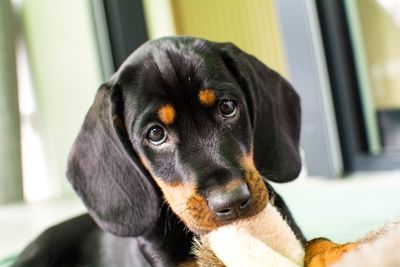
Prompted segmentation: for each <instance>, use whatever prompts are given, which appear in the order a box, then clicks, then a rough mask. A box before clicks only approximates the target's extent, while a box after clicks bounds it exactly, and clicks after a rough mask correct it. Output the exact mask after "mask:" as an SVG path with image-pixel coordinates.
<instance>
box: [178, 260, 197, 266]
mask: <svg viewBox="0 0 400 267" xmlns="http://www.w3.org/2000/svg"><path fill="white" fill-rule="evenodd" d="M178 267H199V265H198V264H197V262H196V261H195V260H188V261H185V262H182V263H180V264H178Z"/></svg>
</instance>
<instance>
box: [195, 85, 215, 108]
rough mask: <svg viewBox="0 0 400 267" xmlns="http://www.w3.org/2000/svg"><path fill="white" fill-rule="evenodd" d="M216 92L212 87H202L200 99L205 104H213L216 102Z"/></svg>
mask: <svg viewBox="0 0 400 267" xmlns="http://www.w3.org/2000/svg"><path fill="white" fill-rule="evenodd" d="M215 99H216V96H215V92H214V90H212V89H202V90H200V91H199V101H200V103H201V104H203V105H204V106H212V105H214V103H215Z"/></svg>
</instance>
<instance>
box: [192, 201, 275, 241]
mask: <svg viewBox="0 0 400 267" xmlns="http://www.w3.org/2000/svg"><path fill="white" fill-rule="evenodd" d="M267 205H268V201H265V202H263V203H257V204H256V205H255V208H254V209H251V210H249V212H247V213H246V214H244V215H242V216H240V217H239V218H237V219H235V220H230V221H217V222H216V223H215V224H214V225H213V226H212V227H210V226H209V225H203V224H199V223H190V222H186V226H187V228H188V229H189V230H190V231H191V232H193V233H194V234H195V235H205V234H208V233H209V232H211V231H213V230H215V229H217V228H218V227H220V226H225V225H229V224H232V223H235V222H238V221H241V220H246V219H249V218H251V217H253V216H256V215H258V214H259V213H261V212H262V211H263V210H264V209H265V207H266V206H267ZM190 221H193V222H195V221H198V219H196V218H191V219H190Z"/></svg>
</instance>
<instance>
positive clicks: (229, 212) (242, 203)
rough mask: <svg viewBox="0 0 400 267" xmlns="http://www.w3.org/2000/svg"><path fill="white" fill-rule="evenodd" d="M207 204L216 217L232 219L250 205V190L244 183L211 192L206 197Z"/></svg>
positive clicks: (226, 219)
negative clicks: (230, 188) (225, 189)
mask: <svg viewBox="0 0 400 267" xmlns="http://www.w3.org/2000/svg"><path fill="white" fill-rule="evenodd" d="M207 201H208V206H209V208H210V210H211V211H212V212H213V213H214V216H215V218H216V219H218V220H221V221H228V220H234V219H237V218H239V217H241V216H242V215H244V214H245V213H246V212H247V210H248V208H249V206H250V201H251V200H250V192H249V188H248V187H247V185H246V184H241V185H240V186H238V187H236V188H234V189H232V190H229V191H222V190H221V191H220V190H218V191H217V192H213V194H212V195H211V196H209V197H208V199H207Z"/></svg>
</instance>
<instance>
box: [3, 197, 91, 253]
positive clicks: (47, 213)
mask: <svg viewBox="0 0 400 267" xmlns="http://www.w3.org/2000/svg"><path fill="white" fill-rule="evenodd" d="M84 212H85V208H84V207H83V205H82V204H81V202H80V201H79V199H78V198H67V199H59V200H51V201H42V202H36V203H32V204H22V203H20V204H12V205H3V206H0V259H2V258H4V257H6V256H9V255H13V254H15V253H18V252H20V251H21V249H23V248H24V246H26V245H27V244H28V243H29V242H30V241H32V239H34V238H35V237H36V236H37V235H38V234H40V233H41V232H42V231H43V230H45V229H46V228H47V227H49V226H50V225H54V224H56V223H58V222H61V221H63V220H65V219H68V218H71V217H73V216H75V215H78V214H82V213H84Z"/></svg>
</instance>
